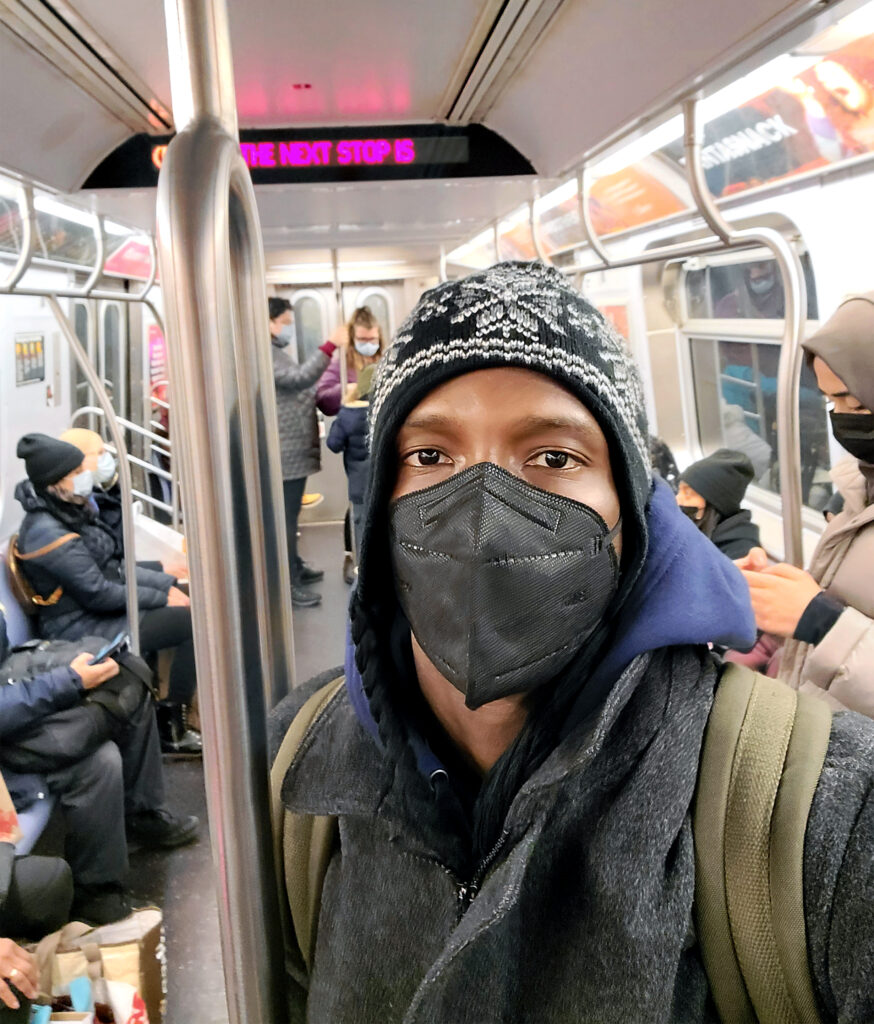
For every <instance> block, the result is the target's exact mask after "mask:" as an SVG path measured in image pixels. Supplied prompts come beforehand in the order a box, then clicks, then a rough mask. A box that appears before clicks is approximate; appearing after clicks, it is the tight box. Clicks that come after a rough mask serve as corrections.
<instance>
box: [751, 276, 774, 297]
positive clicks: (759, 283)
mask: <svg viewBox="0 0 874 1024" xmlns="http://www.w3.org/2000/svg"><path fill="white" fill-rule="evenodd" d="M774 283H775V278H774V275H773V274H768V276H767V277H751V278H750V279H749V285H750V291H751V292H752V293H753V294H754V295H767V294H768V292H769V291H771V289H772V288H773V287H774Z"/></svg>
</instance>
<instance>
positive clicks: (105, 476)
mask: <svg viewBox="0 0 874 1024" xmlns="http://www.w3.org/2000/svg"><path fill="white" fill-rule="evenodd" d="M117 465H118V463H117V462H116V461H115V458H114V457H113V455H112V452H108V451H106V449H104V450H103V454H102V455H100V456H99V458H98V459H97V483H99V484H108V483H109V481H110V480H112V478H113V477H114V476H115V470H116V467H117Z"/></svg>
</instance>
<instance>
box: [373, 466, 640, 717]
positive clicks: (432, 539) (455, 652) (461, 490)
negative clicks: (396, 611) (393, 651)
mask: <svg viewBox="0 0 874 1024" xmlns="http://www.w3.org/2000/svg"><path fill="white" fill-rule="evenodd" d="M620 524H621V519H620V521H619V522H617V523H616V525H615V526H614V527H613V529H612V530H611V529H610V528H609V527H608V526H607V524H606V523H605V522H604V520H603V519H602V518H601V516H600V515H598V513H597V512H595V511H594V509H591V508H589V506H588V505H583V504H581V503H580V502H577V501H572V500H571V499H570V498H565V497H561V496H560V495H557V494H552V493H550V492H549V491H543V490H541V489H540V488H538V487H532V486H531V485H530V484H527V483H525V481H524V480H520V479H518V477H515V476H513V475H512V474H511V473H508V472H507V471H506V470H503V469H501V468H500V467H499V466H496V465H494V464H493V463H490V462H483V463H479V464H478V465H476V466H472V467H471V468H470V469H466V470H465V471H464V472H462V473H459V474H458V475H457V476H453V477H450V478H449V479H448V480H444V481H443V482H442V483H439V484H436V485H435V486H433V487H428V488H426V489H425V490H421V491H415V492H413V493H412V494H407V495H404V497H402V498H399V499H398V500H397V501H396V502H394V504H393V505H392V507H391V510H390V533H391V551H392V565H393V568H394V576H395V584H396V586H397V591H398V598H399V600H400V603H401V607H402V608H403V610H404V613H405V614H406V616H407V619H408V620H409V623H410V626H411V627H412V630H413V634H414V636H415V637H416V640H417V641H418V642H419V645H420V646H421V647H422V650H423V651H424V652H425V654H427V656H428V657H429V659H430V660H431V661H432V663H433V664H434V666H435V668H437V670H438V671H439V672H440V673H441V674H442V675H443V676H445V678H446V679H448V680H449V681H450V682H451V683H452V685H453V686H455V687H456V688H457V689H458V690H460V691H461V692H462V693H463V694H464V695H465V704H466V705H467V706H468V707H469V708H478V707H481V706H482V705H483V704H488V703H489V702H490V701H493V700H497V699H498V698H500V697H506V696H507V695H508V694H515V693H528V692H530V691H531V690H533V689H535V688H536V687H538V686H540V685H542V684H543V683H546V682H549V681H550V680H551V679H553V678H555V676H556V675H557V674H558V673H559V672H560V671H561V670H562V669H563V668H564V667H565V666H566V665H567V664H568V663H569V662H570V661H571V660H572V659H573V657H574V655H576V654H577V653H578V652H579V651H580V650H581V648H582V647H583V645H584V644H585V642H586V640H587V639H588V638H589V637H590V636H591V634H592V633H593V632H594V630H595V629H596V627H597V626H598V625H599V624H600V623H601V622H602V620H603V618H604V615H605V613H606V612H607V609H608V608H609V606H610V602H611V601H612V599H613V597H614V595H615V593H616V589H617V585H618V580H619V566H618V559H617V557H616V552H615V550H614V548H613V545H612V543H611V542H612V540H613V538H614V537H615V536H616V535H617V534H618V532H619V528H620Z"/></svg>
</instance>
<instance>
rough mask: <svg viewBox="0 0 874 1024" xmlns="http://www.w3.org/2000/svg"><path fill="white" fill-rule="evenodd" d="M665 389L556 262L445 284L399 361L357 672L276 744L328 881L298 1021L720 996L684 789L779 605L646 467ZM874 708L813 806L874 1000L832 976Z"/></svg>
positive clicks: (541, 1014) (380, 373)
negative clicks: (738, 674) (763, 617)
mask: <svg viewBox="0 0 874 1024" xmlns="http://www.w3.org/2000/svg"><path fill="white" fill-rule="evenodd" d="M644 408H645V403H644V401H643V393H642V387H641V381H640V378H639V376H638V372H637V369H636V367H635V365H634V362H633V360H632V358H631V356H630V353H629V351H628V348H627V346H626V343H625V342H624V341H623V340H622V339H621V338H620V337H619V336H618V335H617V333H616V332H615V331H614V330H613V328H612V327H611V326H610V325H609V324H608V323H607V321H606V320H605V319H604V317H603V316H602V315H601V314H600V313H599V312H598V311H597V310H595V309H594V308H593V307H592V306H590V305H589V304H588V303H587V302H586V301H585V300H584V299H583V298H582V297H581V296H580V295H579V294H577V293H576V292H574V291H573V290H572V289H571V288H569V287H568V285H567V284H566V283H565V281H564V279H563V278H562V275H561V274H560V273H559V272H558V271H557V270H555V269H553V268H549V267H545V266H544V265H542V264H539V263H533V264H526V263H502V264H499V265H497V266H495V267H492V268H490V269H489V270H485V271H482V272H479V273H476V274H473V275H471V276H470V277H467V278H465V279H464V280H461V281H450V282H447V283H444V284H442V285H440V286H438V287H437V288H434V289H433V290H431V291H429V292H427V293H425V295H423V296H422V298H421V299H420V301H419V303H418V305H417V306H416V308H415V309H414V310H413V312H412V313H411V314H410V316H409V318H408V319H407V321H406V322H405V323H404V325H403V326H402V327H401V329H400V331H399V333H398V336H397V337H396V339H395V340H394V343H393V344H392V346H391V347H390V348H389V350H388V351H387V353H386V354H385V356H384V358H383V360H382V361H381V362H380V364H379V368H378V370H377V372H376V378H375V382H374V386H373V388H372V391H371V398H370V410H369V416H370V420H369V422H370V453H371V478H370V488H369V491H368V496H367V510H366V515H365V523H364V531H363V536H362V542H361V558H360V568H359V579H358V584H357V586H356V588H355V590H354V592H353V595H352V600H351V605H350V623H349V643H348V646H347V653H346V662H345V666H344V678H341V679H339V680H336V679H335V678H334V677H336V674H337V673H336V672H333V673H326V674H324V675H323V676H322V677H320V678H318V679H316V680H312V681H311V682H310V683H308V684H304V685H303V686H301V687H300V688H298V689H297V690H295V691H294V692H293V693H292V694H291V695H290V696H289V697H288V698H286V700H285V701H284V702H283V703H282V704H281V705H280V707H279V708H278V709H277V711H276V712H275V714H274V716H273V723H272V724H273V730H274V743H276V741H278V740H282V737H283V736H284V735H285V734H286V730H288V735H287V740H288V742H286V743H284V744H283V748H284V749H283V752H284V753H285V754H286V755H287V756H289V749H293V750H294V751H295V752H294V754H293V756H289V760H288V762H286V760H284V759H280V760H278V762H277V764H276V765H275V766H274V768H275V773H274V776H275V777H274V782H275V786H274V793H276V795H277V796H278V797H279V798H280V800H281V802H282V804H284V807H285V810H286V811H287V812H289V814H288V815H287V816H286V818H285V825H286V827H287V828H288V829H290V831H291V835H289V833H288V831H287V832H286V836H285V839H286V840H287V841H288V842H287V845H286V842H283V846H284V852H285V854H286V857H289V856H290V857H291V858H292V863H293V867H294V871H295V872H297V871H298V869H301V870H306V869H307V867H309V869H310V870H309V878H308V881H309V886H308V887H306V886H305V887H304V888H305V889H306V893H307V895H308V897H312V896H313V895H315V904H316V906H315V911H316V912H315V915H314V916H313V917H312V919H311V922H312V926H313V927H312V928H310V929H307V930H306V931H308V934H305V931H304V929H300V928H298V925H299V924H300V923H301V922H300V916H301V915H300V914H297V915H296V920H295V922H294V923H295V932H294V934H295V935H299V936H301V943H300V945H299V947H298V948H295V947H294V945H293V943H292V944H290V945H289V947H288V950H287V957H286V963H287V965H288V967H289V977H288V989H289V1003H290V1019H292V1020H294V1021H303V1020H312V1021H316V1020H319V1021H332V1022H333V1024H352V1022H354V1024H394V1022H397V1024H400V1022H401V1021H405V1022H408V1024H413V1022H416V1024H425V1022H429V1024H430V1022H434V1024H448V1022H455V1021H471V1022H474V1021H475V1022H476V1024H499V1022H506V1021H515V1022H518V1024H534V1022H537V1024H564V1022H566V1021H576V1022H579V1024H596V1022H597V1024H604V1022H607V1021H634V1022H635V1024H680V1022H683V1024H715V1022H716V1021H717V1020H718V1019H719V1017H718V1016H717V1013H716V1010H715V1007H714V1002H713V995H712V988H711V984H710V982H711V980H712V979H711V977H710V976H709V975H708V972H707V971H706V970H705V966H704V960H703V955H704V954H703V952H702V940H701V939H700V937H699V936H700V932H699V931H698V929H697V928H696V927H695V923H694V918H693V909H694V899H695V884H696V877H695V876H696V854H697V853H698V851H697V849H696V843H695V841H694V839H693V827H692V805H693V799H694V792H695V787H696V780H697V777H698V772H699V761H700V758H701V747H702V736H703V733H704V728H705V724H706V722H707V719H708V715H709V713H710V709H711V705H712V701H713V694H714V690H715V688H716V686H717V683H718V682H719V668H718V666H717V664H716V663H715V661H714V659H713V657H712V655H711V652H710V651H709V649H708V647H707V645H708V643H722V644H727V645H732V646H742V647H744V648H745V649H746V648H749V647H750V646H751V645H752V643H753V640H754V638H755V623H754V620H753V615H752V609H751V607H750V604H749V600H748V596H747V593H746V588H745V586H744V584H743V580H742V578H741V576H740V573H739V571H738V570H737V569H736V567H735V566H734V565H733V564H732V563H731V561H730V560H729V559H727V558H724V557H723V556H722V555H721V554H720V553H719V552H718V551H717V550H716V548H715V547H714V546H713V545H712V544H711V543H710V542H709V541H708V540H707V539H706V538H705V537H704V536H703V535H702V534H701V532H700V531H699V530H697V529H696V528H695V527H694V526H693V524H692V523H690V522H689V520H688V519H687V518H686V517H685V516H683V515H682V514H681V512H680V511H679V509H678V508H677V504H676V501H675V499H674V495H673V492H672V491H671V489H670V488H669V487H668V485H667V484H665V483H664V482H663V481H661V480H653V477H652V472H651V469H650V455H649V443H648V432H647V424H646V414H645V411H644ZM731 637H734V638H735V640H734V642H733V643H732V641H731V640H730V639H729V638H731ZM332 679H334V683H333V685H330V683H329V680H332ZM326 683H328V686H327V687H325V684H326ZM305 702H309V703H308V706H307V708H306V710H305V711H302V710H301V709H302V707H303V705H304V703H305ZM315 708H319V709H320V710H318V711H315V710H314V709H315ZM311 712H312V713H311ZM292 723H294V725H293V726H292ZM862 724H863V731H865V729H867V731H865V739H864V741H863V740H861V739H860V738H859V737H858V736H857V737H856V738H855V739H853V738H850V737H849V736H846V737H845V738H846V744H847V745H846V747H845V748H843V749H845V750H846V751H847V758H846V760H844V759H843V755H842V757H841V761H840V767H839V772H840V773H844V772H849V774H850V775H851V776H852V777H853V779H854V783H853V789H852V792H853V793H854V794H856V796H854V797H852V798H851V797H850V796H849V792H848V790H847V789H846V788H845V789H843V790H842V791H841V796H840V799H835V800H830V799H829V797H828V795H826V796H824V797H823V798H822V799H821V800H820V802H819V804H816V805H815V806H814V810H813V812H812V815H811V818H810V819H809V821H808V824H807V839H806V852H808V853H810V854H811V856H809V857H805V868H806V869H807V870H806V871H805V883H806V885H805V901H804V906H805V908H806V909H807V914H806V918H807V920H806V926H807V929H808V935H809V936H817V937H818V936H821V935H822V934H823V933H825V934H826V935H827V936H828V942H827V944H826V946H825V947H824V948H821V947H820V946H819V945H817V944H816V942H817V940H816V939H811V941H812V943H813V946H812V948H813V949H814V951H815V952H814V955H813V956H814V963H813V973H814V975H815V977H816V978H817V979H819V978H821V977H828V979H829V982H828V999H829V1001H830V1002H829V1005H835V1006H836V1007H837V1013H838V1014H840V1019H841V1020H842V1021H853V1022H856V1024H861V1022H862V1021H870V1020H872V1019H874V991H872V989H871V986H870V981H869V966H870V960H869V959H866V958H864V957H861V958H857V959H858V963H855V962H854V960H853V957H846V956H841V955H840V954H839V955H838V956H839V959H840V969H839V970H834V967H835V961H834V955H835V948H836V947H835V945H834V943H835V941H841V942H842V941H844V939H845V938H847V937H849V936H851V935H852V938H853V941H854V943H855V946H854V949H855V948H862V949H870V948H874V914H872V907H874V878H872V877H871V872H870V854H869V852H868V851H869V847H868V846H867V845H866V843H865V836H867V833H864V835H863V834H862V833H858V834H857V833H855V832H854V829H855V827H856V825H855V823H856V822H857V821H859V820H860V819H859V815H861V814H867V815H871V814H872V809H874V796H871V797H870V798H869V795H868V794H869V793H870V790H871V783H872V781H874V769H872V767H871V763H870V758H868V756H867V751H868V750H869V749H870V747H872V746H874V723H868V722H865V721H864V720H862ZM290 726H291V728H290V729H289V727H290ZM855 728H857V723H853V724H852V727H851V726H849V725H840V724H839V723H838V722H837V721H836V722H835V724H834V725H833V729H834V731H835V733H837V734H838V739H839V740H840V739H841V735H842V730H847V729H850V731H851V732H852V730H853V729H855ZM301 736H302V737H303V739H302V741H301V739H300V738H301ZM286 763H287V765H288V766H287V769H286V768H285V766H286ZM834 774H835V773H834V771H833V769H832V774H831V775H829V781H830V782H831V783H834ZM840 777H841V779H842V780H843V779H844V776H843V774H841V776H840ZM825 792H826V794H827V793H828V788H827V786H826V790H825ZM314 815H318V816H320V818H321V825H324V824H327V825H330V824H331V822H332V820H333V823H334V824H336V825H337V828H336V829H335V830H334V832H333V835H334V836H335V841H333V842H332V843H331V842H329V843H326V844H325V845H321V844H319V845H317V844H316V842H315V841H314V826H315V822H313V820H312V816H314ZM836 819H840V821H839V822H838V821H837V820H836ZM296 822H301V827H298V826H297V825H296V824H295V823H296ZM303 826H307V827H308V828H309V833H310V838H308V839H307V838H306V837H305V834H304V827H303ZM310 826H312V827H310ZM320 827H321V826H320ZM296 830H297V831H296ZM322 834H325V833H324V832H323V833H322ZM330 834H331V833H328V835H329V836H330ZM838 834H840V836H841V837H842V839H841V840H840V841H836V836H837V835H838ZM851 836H852V838H851V839H850V838H849V837H851ZM293 838H297V839H300V840H303V846H304V847H305V849H304V850H303V851H302V852H303V853H304V854H307V855H308V856H307V857H306V858H303V859H302V860H301V864H298V863H297V853H296V852H295V845H296V844H292V842H291V839H293ZM848 839H849V845H848ZM307 844H309V845H308V848H307ZM316 857H318V858H319V860H318V861H317V860H316ZM848 858H849V859H848ZM826 862H827V863H828V864H829V865H830V866H829V867H828V868H826V867H825V863H826ZM319 863H321V864H322V867H323V869H324V870H323V871H322V869H321V868H319ZM721 867H722V865H721V864H720V865H719V868H720V869H721ZM848 870H849V872H850V874H851V875H852V882H851V881H850V878H849V876H842V877H844V878H845V879H846V882H845V884H846V885H847V887H848V888H847V891H852V893H853V900H852V901H847V900H841V899H840V896H841V894H842V892H843V891H844V890H843V889H842V888H841V889H836V884H835V881H834V879H835V878H836V877H837V874H838V873H839V872H840V873H843V872H846V871H848ZM314 875H315V876H318V877H317V878H313V877H312V876H314ZM826 879H828V881H826ZM299 881H300V878H299V877H298V876H297V875H296V874H295V875H292V877H290V878H289V879H287V882H288V893H287V896H288V898H289V901H290V903H291V906H292V908H293V909H294V908H295V907H297V908H298V909H300V906H301V900H300V899H299V898H298V896H296V895H294V892H297V893H299V892H300V887H299V886H298V883H299ZM314 882H315V884H313V883H314ZM807 885H809V886H810V889H809V890H808V888H807ZM295 887H298V888H297V889H295ZM836 893H837V895H836ZM799 902H800V901H799ZM310 905H312V904H310ZM808 908H809V909H808ZM844 908H846V909H844ZM799 909H800V908H799ZM860 930H861V934H860ZM838 936H840V939H838ZM841 948H843V947H841ZM823 972H825V973H823ZM723 1019H724V1020H725V1021H728V1020H729V1019H737V1018H736V1017H735V1018H729V1017H727V1016H726V1017H724V1018H723ZM828 1019H829V1020H836V1019H838V1018H837V1015H833V1016H832V1017H830V1018H828Z"/></svg>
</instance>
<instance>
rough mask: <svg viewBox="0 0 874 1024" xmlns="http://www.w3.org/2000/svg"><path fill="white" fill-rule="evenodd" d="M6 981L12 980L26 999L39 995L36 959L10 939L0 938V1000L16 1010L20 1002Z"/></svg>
mask: <svg viewBox="0 0 874 1024" xmlns="http://www.w3.org/2000/svg"><path fill="white" fill-rule="evenodd" d="M7 982H12V984H13V985H14V986H15V987H16V988H17V989H18V991H19V992H23V993H24V995H26V996H27V998H28V999H36V997H37V996H38V995H39V971H38V970H37V966H36V959H35V958H34V957H33V956H31V954H30V953H28V952H27V950H26V949H22V948H21V946H17V945H16V944H15V943H14V942H13V941H12V939H0V1000H2V1001H3V1002H4V1003H5V1004H6V1006H8V1007H9V1009H10V1010H17V1009H18V1007H19V1005H20V1004H19V1002H18V1000H17V999H16V998H15V993H14V992H13V991H12V989H11V988H10V987H9V985H8V984H7Z"/></svg>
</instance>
